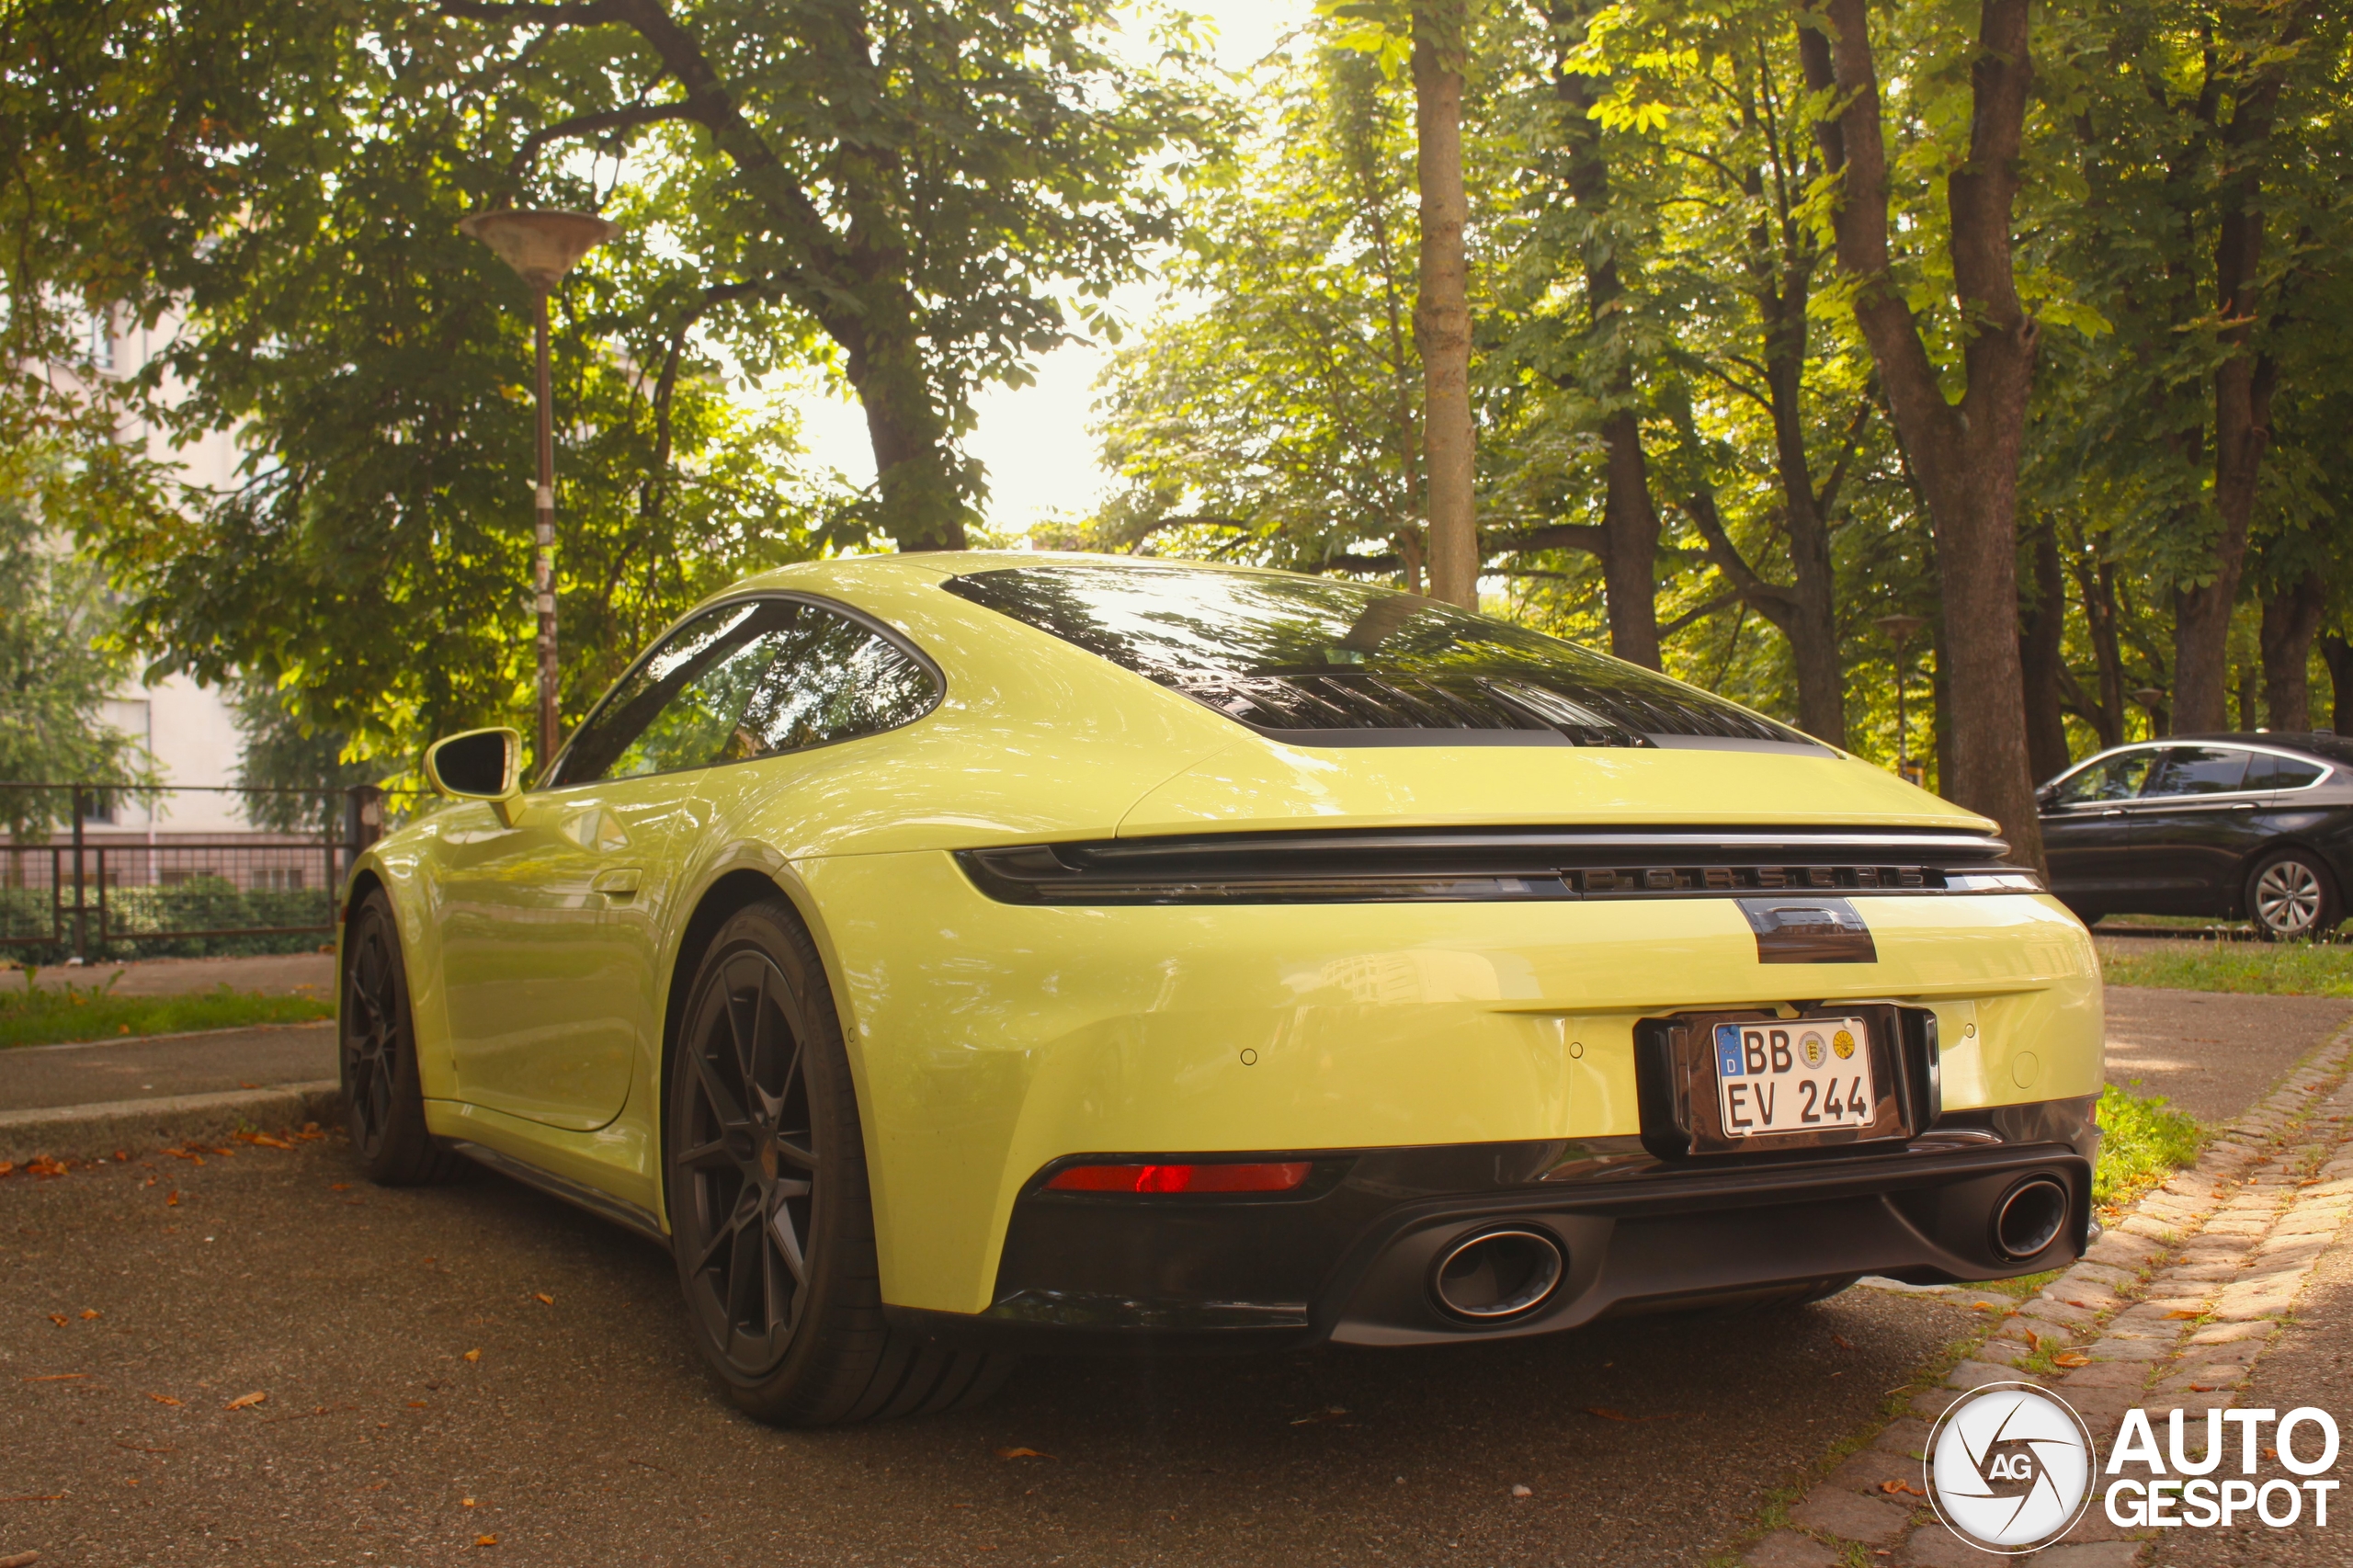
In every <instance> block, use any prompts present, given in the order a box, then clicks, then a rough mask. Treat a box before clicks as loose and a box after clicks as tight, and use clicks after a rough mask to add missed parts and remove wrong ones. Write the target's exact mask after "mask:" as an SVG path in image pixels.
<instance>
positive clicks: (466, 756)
mask: <svg viewBox="0 0 2353 1568" xmlns="http://www.w3.org/2000/svg"><path fill="white" fill-rule="evenodd" d="M522 757H523V737H522V736H521V735H519V734H517V733H515V732H514V731H512V730H506V729H497V730H469V731H467V732H466V733H464V734H462V735H451V736H449V738H448V739H447V740H439V741H436V742H434V743H433V744H432V745H430V746H428V747H426V753H425V780H426V783H428V784H430V785H432V786H433V790H434V793H436V794H438V795H447V796H449V798H450V799H451V800H457V801H490V802H492V803H493V804H494V805H495V806H497V807H498V815H499V819H500V820H501V821H503V822H505V823H506V825H507V826H509V827H512V826H514V825H515V812H514V811H513V809H512V808H513V807H514V806H515V805H516V804H517V803H518V802H520V801H521V800H522V797H523V790H522V786H521V784H520V783H519V782H518V781H517V778H516V774H517V770H518V767H519V765H520V764H521V762H522Z"/></svg>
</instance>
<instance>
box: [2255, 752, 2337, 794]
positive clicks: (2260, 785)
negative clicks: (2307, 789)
mask: <svg viewBox="0 0 2353 1568" xmlns="http://www.w3.org/2000/svg"><path fill="white" fill-rule="evenodd" d="M2327 771H2328V769H2327V768H2325V767H2322V766H2321V765H2320V764H2319V763H2317V762H2305V761H2302V760H2301V759H2299V758H2297V757H2292V756H2271V755H2269V754H2268V753H2263V752H2258V753H2256V758H2255V760H2254V761H2253V762H2251V763H2249V764H2248V765H2247V769H2246V786H2245V787H2246V788H2247V789H2249V790H2301V789H2302V788H2303V787H2304V786H2305V785H2307V784H2310V783H2312V782H2313V780H2315V779H2317V778H2319V777H2320V776H2321V775H2322V774H2324V773H2325V772H2327Z"/></svg>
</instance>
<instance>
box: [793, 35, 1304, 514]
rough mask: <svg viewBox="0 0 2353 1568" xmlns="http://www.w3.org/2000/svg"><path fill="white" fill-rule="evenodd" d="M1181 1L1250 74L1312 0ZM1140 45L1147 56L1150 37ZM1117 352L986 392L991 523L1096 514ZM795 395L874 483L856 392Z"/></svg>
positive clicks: (977, 437)
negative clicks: (1108, 377)
mask: <svg viewBox="0 0 2353 1568" xmlns="http://www.w3.org/2000/svg"><path fill="white" fill-rule="evenodd" d="M1178 3H1179V4H1181V5H1182V6H1184V8H1185V9H1187V10H1188V11H1191V12H1193V13H1194V14H1195V15H1197V16H1201V17H1208V18H1209V19H1210V20H1211V22H1212V23H1214V24H1215V26H1216V28H1217V40H1218V48H1217V55H1218V63H1219V64H1220V65H1222V66H1223V67H1224V68H1225V69H1226V70H1228V71H1244V70H1247V69H1248V68H1249V67H1250V66H1251V65H1252V64H1254V63H1255V62H1257V61H1258V60H1259V59H1261V58H1262V57H1264V56H1265V55H1266V53H1267V51H1269V50H1271V49H1272V48H1274V46H1275V44H1276V42H1277V40H1279V39H1280V38H1281V37H1282V36H1283V34H1284V33H1286V32H1288V31H1290V29H1291V28H1296V27H1299V26H1300V25H1302V23H1304V22H1306V21H1307V20H1308V19H1309V17H1311V16H1312V14H1313V0H1178ZM1135 42H1136V44H1137V45H1138V51H1139V53H1141V46H1142V39H1141V37H1139V38H1138V39H1137V40H1135ZM1159 293H1160V289H1159V286H1158V285H1157V284H1156V283H1137V284H1130V285H1128V286H1127V287H1125V288H1123V289H1121V290H1119V291H1118V293H1117V295H1116V296H1115V300H1116V302H1117V304H1118V306H1119V308H1120V313H1121V314H1122V316H1124V317H1125V319H1126V320H1127V322H1128V323H1129V324H1131V326H1132V325H1141V324H1142V322H1143V321H1144V319H1145V318H1146V317H1148V316H1149V315H1150V313H1151V312H1152V308H1153V305H1154V302H1155V301H1157V299H1158V297H1159ZM1109 353H1110V351H1109V349H1108V347H1103V346H1100V345H1093V344H1090V345H1084V346H1075V345H1074V346H1072V347H1066V348H1063V349H1062V350H1060V351H1059V352H1057V353H1054V354H1051V355H1049V356H1047V357H1046V358H1044V359H1043V360H1042V361H1040V364H1039V365H1038V367H1037V370H1038V382H1037V385H1035V386H1030V387H1021V388H1014V387H1004V386H992V387H990V388H988V389H987V390H986V391H984V392H982V393H981V394H980V396H979V398H978V399H977V400H976V402H977V403H978V409H979V414H980V428H979V430H978V431H977V432H976V433H975V434H974V436H973V437H972V440H971V442H970V443H969V444H968V449H969V450H970V451H971V452H972V455H973V456H974V457H976V458H978V459H980V460H982V461H983V462H984V463H986V464H987V465H988V471H989V503H988V507H987V512H988V523H989V527H990V528H992V529H995V530H996V531H999V532H1006V533H1019V532H1021V531H1022V530H1024V529H1026V528H1029V525H1030V524H1032V523H1034V522H1037V521H1039V520H1040V519H1041V518H1045V517H1054V516H1057V515H1074V514H1079V513H1084V512H1086V511H1089V510H1091V509H1092V508H1093V506H1094V505H1095V503H1096V502H1097V499H1098V498H1099V497H1100V496H1101V494H1102V492H1103V490H1104V489H1105V487H1106V486H1107V485H1108V483H1109V479H1110V476H1109V475H1108V474H1107V473H1106V472H1104V471H1103V470H1102V469H1101V468H1100V467H1098V466H1097V451H1096V444H1095V442H1094V440H1093V439H1092V438H1091V437H1088V436H1087V434H1086V423H1087V416H1088V415H1087V409H1088V404H1089V403H1092V402H1093V400H1094V397H1095V392H1094V386H1095V378H1096V376H1097V374H1098V373H1099V372H1100V371H1101V370H1102V369H1103V365H1104V362H1105V361H1106V360H1107V359H1108V358H1109ZM795 401H797V402H798V403H799V407H800V413H801V436H802V439H803V440H805V441H806V442H807V443H808V446H809V449H810V451H811V453H812V455H813V456H814V457H815V458H816V460H818V461H819V462H820V463H822V464H824V465H825V466H827V467H830V468H835V469H838V470H840V471H841V472H843V473H845V474H847V475H848V476H849V478H850V480H851V482H852V483H858V484H867V483H872V481H873V478H874V452H873V449H872V447H871V446H870V444H869V443H868V440H867V435H866V416H865V415H863V414H862V413H860V412H859V410H858V403H857V402H856V400H855V399H853V398H851V397H850V396H849V395H848V390H847V388H844V389H842V392H841V395H840V396H838V397H828V396H826V395H825V393H824V391H823V390H822V389H819V388H814V387H813V388H812V389H811V390H810V391H809V392H804V393H801V394H799V395H798V396H797V397H796V399H795Z"/></svg>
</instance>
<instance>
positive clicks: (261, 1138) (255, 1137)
mask: <svg viewBox="0 0 2353 1568" xmlns="http://www.w3.org/2000/svg"><path fill="white" fill-rule="evenodd" d="M237 1141H238V1142H242V1143H253V1144H256V1145H258V1146H259V1147H261V1148H264V1149H291V1148H292V1147H294V1145H293V1144H291V1143H289V1142H286V1140H285V1139H283V1138H272V1137H271V1136H270V1135H269V1134H268V1133H267V1132H240V1133H238V1134H237Z"/></svg>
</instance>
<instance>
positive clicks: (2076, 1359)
mask: <svg viewBox="0 0 2353 1568" xmlns="http://www.w3.org/2000/svg"><path fill="white" fill-rule="evenodd" d="M2051 1364H2052V1366H2054V1367H2088V1366H2090V1365H2091V1364H2092V1358H2090V1357H2088V1356H2086V1355H2085V1354H2084V1353H2083V1352H2082V1351H2080V1350H2062V1351H2061V1352H2059V1354H2058V1355H2056V1356H2053V1357H2052V1358H2051Z"/></svg>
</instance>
